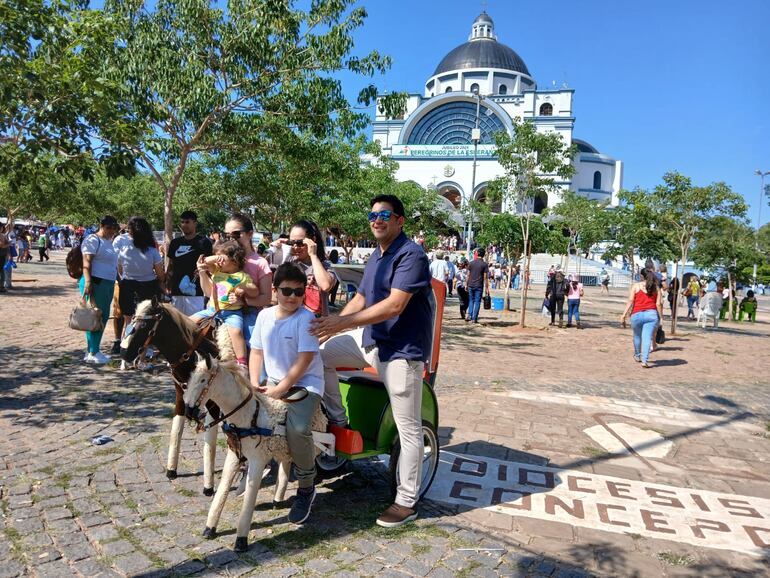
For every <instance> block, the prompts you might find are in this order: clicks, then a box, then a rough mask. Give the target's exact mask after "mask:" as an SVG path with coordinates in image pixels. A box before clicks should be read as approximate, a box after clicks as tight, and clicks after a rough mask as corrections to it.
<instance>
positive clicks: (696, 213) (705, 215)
mask: <svg viewBox="0 0 770 578" xmlns="http://www.w3.org/2000/svg"><path fill="white" fill-rule="evenodd" d="M650 200H651V205H652V207H653V210H655V211H656V212H657V214H658V215H659V219H660V223H661V226H663V227H666V228H667V229H668V232H669V233H670V234H671V236H672V237H673V238H674V239H675V240H676V249H677V257H678V258H679V260H680V262H681V267H680V269H679V275H678V277H679V286H680V287H681V286H682V285H681V283H682V276H683V274H684V267H685V264H686V263H687V256H688V252H689V251H690V248H691V246H692V243H693V241H694V238H695V234H696V233H697V232H698V230H699V229H700V228H702V227H703V226H704V225H705V224H706V223H707V222H708V221H709V220H710V219H713V218H715V217H718V216H726V217H733V218H738V219H742V218H745V217H746V210H747V206H746V202H745V201H744V200H743V197H741V195H739V194H738V193H735V192H734V191H732V189H730V187H729V186H727V185H726V184H725V183H712V184H710V185H707V186H705V187H696V186H693V184H692V180H691V179H690V178H689V177H686V176H684V175H681V174H679V173H677V172H670V173H666V174H665V175H663V184H661V185H658V186H657V187H655V190H654V191H653V192H652V193H651V196H650ZM674 302H675V303H676V300H675V301H674ZM676 321H677V308H676V307H674V311H673V314H672V316H671V333H672V334H674V335H675V334H676Z"/></svg>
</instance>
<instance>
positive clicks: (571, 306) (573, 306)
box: [567, 275, 583, 329]
mask: <svg viewBox="0 0 770 578" xmlns="http://www.w3.org/2000/svg"><path fill="white" fill-rule="evenodd" d="M582 296H583V284H582V283H581V282H580V280H579V278H578V276H577V275H575V276H572V277H571V278H570V281H569V289H568V291H567V327H572V317H573V316H574V317H575V323H576V324H577V328H578V329H582V328H583V326H582V325H581V324H580V298H581V297H582Z"/></svg>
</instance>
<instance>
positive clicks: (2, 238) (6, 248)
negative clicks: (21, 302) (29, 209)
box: [0, 224, 11, 293]
mask: <svg viewBox="0 0 770 578" xmlns="http://www.w3.org/2000/svg"><path fill="white" fill-rule="evenodd" d="M5 230H6V226H5V225H2V224H0V293H6V292H7V289H6V288H5V271H6V269H5V264H6V262H7V261H8V255H9V253H10V247H11V242H10V241H9V240H8V234H7V233H6V232H5Z"/></svg>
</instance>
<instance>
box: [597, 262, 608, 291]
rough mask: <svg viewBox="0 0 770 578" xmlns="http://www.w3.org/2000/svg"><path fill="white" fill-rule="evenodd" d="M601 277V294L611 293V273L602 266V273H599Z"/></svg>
mask: <svg viewBox="0 0 770 578" xmlns="http://www.w3.org/2000/svg"><path fill="white" fill-rule="evenodd" d="M599 279H601V282H602V287H601V290H600V291H599V294H602V293H606V294H607V295H609V294H610V274H609V273H608V272H607V269H605V268H604V267H602V270H601V273H599Z"/></svg>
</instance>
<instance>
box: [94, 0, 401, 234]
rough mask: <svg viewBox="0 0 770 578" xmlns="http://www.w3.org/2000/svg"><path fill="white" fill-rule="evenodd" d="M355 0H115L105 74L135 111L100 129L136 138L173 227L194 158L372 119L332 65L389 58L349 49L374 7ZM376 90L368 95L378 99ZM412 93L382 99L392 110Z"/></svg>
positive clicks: (275, 147)
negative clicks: (114, 29)
mask: <svg viewBox="0 0 770 578" xmlns="http://www.w3.org/2000/svg"><path fill="white" fill-rule="evenodd" d="M352 4H353V0H314V1H313V2H311V3H309V7H308V10H302V9H295V8H293V6H292V3H290V2H285V1H281V2H265V1H264V0H240V1H237V2H229V3H228V5H227V10H226V11H225V10H223V9H220V8H217V7H215V6H213V5H212V3H211V2H209V1H208V0H158V1H157V2H156V3H154V5H151V4H150V3H149V2H145V1H143V0H131V1H124V0H108V2H107V3H106V4H105V12H106V13H107V14H108V15H109V16H111V17H112V18H114V19H116V20H117V21H118V22H119V23H120V34H119V35H118V37H117V38H116V40H115V42H113V43H112V44H111V45H110V46H109V47H108V48H107V49H105V51H104V55H103V66H102V68H101V74H102V75H103V76H105V77H106V78H109V79H110V80H111V81H113V82H116V83H117V84H119V85H120V86H121V87H122V89H123V92H122V95H121V99H120V104H121V106H122V107H123V108H124V109H125V110H126V111H128V112H129V122H126V123H125V124H124V125H122V126H120V127H114V126H113V127H103V128H104V130H102V132H101V137H102V138H103V139H104V140H105V141H106V142H109V143H111V144H114V145H116V146H126V147H128V148H129V150H131V151H132V152H133V153H134V154H135V155H136V157H137V158H138V159H139V160H140V162H141V164H142V165H144V166H145V167H146V168H147V170H149V171H150V172H151V173H152V174H153V176H154V177H155V179H156V181H157V182H158V184H159V185H160V188H161V190H162V193H163V199H164V228H165V232H166V236H167V237H170V236H171V232H172V227H173V206H174V196H175V194H176V191H177V188H178V187H179V184H180V182H181V179H182V176H183V175H184V173H185V170H186V167H187V164H188V163H189V162H190V160H191V159H192V158H195V157H196V156H198V155H201V154H204V153H206V154H210V155H219V154H221V153H223V152H227V151H231V152H232V151H234V152H238V151H247V150H248V151H252V152H254V153H256V154H262V155H271V154H273V153H275V152H277V151H281V150H285V149H286V148H287V147H288V146H291V144H292V143H294V142H295V141H296V138H298V136H299V138H301V135H311V136H312V137H314V138H319V139H325V138H329V137H331V136H332V135H333V134H334V133H335V131H339V132H340V133H341V134H343V135H351V134H352V133H353V132H355V131H356V130H359V129H361V128H362V127H363V126H365V124H366V122H367V120H368V119H367V117H366V115H364V114H361V113H358V112H356V111H355V110H354V109H353V108H352V107H351V106H350V104H349V103H348V102H347V100H346V99H345V96H344V94H343V92H342V87H341V83H340V81H339V80H337V79H336V78H333V77H332V76H331V75H332V74H334V73H337V72H339V71H342V70H346V71H349V72H352V73H354V74H359V75H368V76H371V75H373V74H375V73H379V72H383V71H384V70H386V69H387V67H388V66H389V64H390V60H389V59H388V58H387V57H383V56H381V55H380V54H379V53H377V52H376V51H373V52H371V53H369V54H368V55H366V56H363V57H358V56H354V55H351V51H352V49H353V37H352V34H353V32H354V31H355V30H356V29H358V28H360V27H361V26H362V24H363V22H364V19H365V17H366V11H365V10H364V9H363V8H360V7H358V8H353V9H352V10H349V8H350V6H351V5H352ZM375 96H376V89H375V87H374V86H373V85H370V86H367V87H366V88H364V89H363V90H362V91H361V92H360V93H359V97H358V100H359V102H360V103H361V104H368V103H370V102H371V101H373V100H374V98H375ZM403 102H404V97H403V95H392V96H391V97H388V98H386V99H383V100H381V101H380V103H379V104H380V106H381V107H382V108H383V109H384V110H385V111H386V112H387V113H388V114H390V115H391V116H392V115H394V114H396V113H397V112H398V111H399V110H400V108H401V107H402V106H403Z"/></svg>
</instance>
